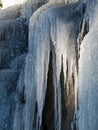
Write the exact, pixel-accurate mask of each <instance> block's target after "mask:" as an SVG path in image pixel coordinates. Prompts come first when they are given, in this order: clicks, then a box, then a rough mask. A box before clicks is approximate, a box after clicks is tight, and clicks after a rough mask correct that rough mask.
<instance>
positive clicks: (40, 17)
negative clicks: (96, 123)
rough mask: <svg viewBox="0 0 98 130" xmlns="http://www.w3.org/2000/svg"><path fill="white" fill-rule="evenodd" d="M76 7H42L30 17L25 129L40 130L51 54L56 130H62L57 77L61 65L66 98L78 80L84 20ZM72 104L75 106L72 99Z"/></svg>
mask: <svg viewBox="0 0 98 130" xmlns="http://www.w3.org/2000/svg"><path fill="white" fill-rule="evenodd" d="M78 5H79V3H76V4H69V5H60V6H53V7H50V8H49V9H47V10H46V6H45V8H44V7H42V11H40V10H41V9H39V10H38V11H37V12H35V13H34V15H33V16H32V17H31V20H30V26H29V53H28V55H27V58H26V67H25V72H26V73H25V86H26V88H25V95H26V101H27V104H26V105H25V110H24V113H25V118H26V119H25V121H26V122H25V127H24V128H25V130H32V127H33V129H35V130H40V129H41V125H42V112H43V106H44V103H45V95H46V89H47V78H48V77H47V74H48V67H49V57H50V52H52V57H53V60H52V62H53V65H52V66H53V81H54V102H55V103H54V110H55V130H61V127H62V126H61V124H62V103H61V102H62V99H61V94H62V91H61V88H62V86H61V82H60V74H61V68H62V64H63V72H64V91H65V90H66V94H67V96H68V97H69V94H70V91H72V88H71V85H72V84H73V87H74V86H75V84H77V83H76V82H77V81H74V78H76V77H77V63H76V46H77V37H78V32H79V30H78V28H79V23H80V21H81V19H82V17H83V16H82V14H81V11H79V10H77V7H78ZM75 25H77V26H75ZM73 30H74V33H73ZM33 61H34V62H33ZM73 93H74V92H73ZM73 95H74V94H73ZM67 96H66V97H67ZM66 97H65V98H66ZM72 98H74V96H73V97H72ZM66 100H68V99H66ZM71 100H72V99H71ZM67 105H68V104H66V106H67ZM72 105H73V106H74V99H73V102H72ZM73 109H74V107H73ZM65 116H66V115H65ZM71 120H72V119H71ZM32 122H33V124H32ZM68 123H69V122H68ZM32 125H33V126H32ZM67 125H69V124H67ZM65 128H69V129H70V126H66V124H65Z"/></svg>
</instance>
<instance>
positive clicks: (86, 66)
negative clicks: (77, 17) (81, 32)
mask: <svg viewBox="0 0 98 130" xmlns="http://www.w3.org/2000/svg"><path fill="white" fill-rule="evenodd" d="M93 2H96V1H93ZM88 6H89V7H90V8H89V9H91V10H90V12H91V13H90V12H89V20H90V21H89V22H90V30H89V33H88V34H87V35H86V36H85V37H84V40H83V42H82V43H81V49H80V60H79V130H97V129H98V116H97V115H98V111H97V108H98V101H97V99H98V61H97V59H98V51H97V50H98V29H97V28H98V22H97V21H98V20H97V19H98V16H97V11H98V9H97V8H98V4H97V3H96V4H94V3H90V5H88ZM90 14H91V15H90ZM92 14H93V15H92Z"/></svg>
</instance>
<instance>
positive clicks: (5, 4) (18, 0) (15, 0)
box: [2, 0, 25, 8]
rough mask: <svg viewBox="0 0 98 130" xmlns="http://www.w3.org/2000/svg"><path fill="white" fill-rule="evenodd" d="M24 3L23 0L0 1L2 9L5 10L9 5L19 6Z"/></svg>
mask: <svg viewBox="0 0 98 130" xmlns="http://www.w3.org/2000/svg"><path fill="white" fill-rule="evenodd" d="M24 1H25V0H2V3H3V8H6V7H8V6H11V5H15V4H21V3H22V2H24Z"/></svg>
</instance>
